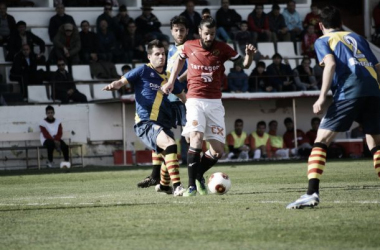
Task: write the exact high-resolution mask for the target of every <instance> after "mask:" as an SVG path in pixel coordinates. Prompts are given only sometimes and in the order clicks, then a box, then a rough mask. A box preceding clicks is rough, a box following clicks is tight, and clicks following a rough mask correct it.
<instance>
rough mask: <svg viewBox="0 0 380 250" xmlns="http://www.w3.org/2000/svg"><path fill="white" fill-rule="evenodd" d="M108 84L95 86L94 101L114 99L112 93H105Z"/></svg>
mask: <svg viewBox="0 0 380 250" xmlns="http://www.w3.org/2000/svg"><path fill="white" fill-rule="evenodd" d="M107 84H108V83H96V84H93V85H92V87H93V93H94V99H93V100H107V99H114V96H113V93H112V91H103V90H102V89H103V87H104V86H105V85H107Z"/></svg>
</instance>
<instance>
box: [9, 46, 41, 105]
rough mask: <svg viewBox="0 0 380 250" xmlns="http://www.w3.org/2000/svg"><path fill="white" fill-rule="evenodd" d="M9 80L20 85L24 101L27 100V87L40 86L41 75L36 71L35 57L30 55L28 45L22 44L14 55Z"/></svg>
mask: <svg viewBox="0 0 380 250" xmlns="http://www.w3.org/2000/svg"><path fill="white" fill-rule="evenodd" d="M9 78H10V80H12V81H17V82H18V83H19V84H20V90H21V94H22V95H23V98H24V99H25V98H28V86H29V85H39V84H42V74H41V73H40V72H38V71H37V59H36V55H35V54H33V53H31V49H30V46H29V44H27V43H25V44H23V45H22V48H21V51H20V52H18V53H17V54H16V55H15V57H14V59H13V63H12V68H11V70H10V76H9Z"/></svg>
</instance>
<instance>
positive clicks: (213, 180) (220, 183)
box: [207, 172, 231, 194]
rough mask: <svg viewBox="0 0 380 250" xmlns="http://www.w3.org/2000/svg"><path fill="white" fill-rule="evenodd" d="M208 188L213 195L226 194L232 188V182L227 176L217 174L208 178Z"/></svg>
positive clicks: (220, 173)
mask: <svg viewBox="0 0 380 250" xmlns="http://www.w3.org/2000/svg"><path fill="white" fill-rule="evenodd" d="M207 186H208V189H209V190H210V192H211V193H213V194H225V193H227V192H228V190H230V188H231V180H230V177H228V175H227V174H225V173H222V172H217V173H213V174H212V175H211V176H210V178H208V182H207Z"/></svg>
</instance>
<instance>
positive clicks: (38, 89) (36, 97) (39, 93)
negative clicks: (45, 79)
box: [28, 85, 53, 103]
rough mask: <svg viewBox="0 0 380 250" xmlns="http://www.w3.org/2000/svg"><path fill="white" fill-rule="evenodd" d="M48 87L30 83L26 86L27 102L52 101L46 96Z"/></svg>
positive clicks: (48, 90)
mask: <svg viewBox="0 0 380 250" xmlns="http://www.w3.org/2000/svg"><path fill="white" fill-rule="evenodd" d="M48 92H50V87H49V86H48V85H46V86H45V85H30V86H28V102H29V103H52V102H53V100H51V99H50V98H49V97H48Z"/></svg>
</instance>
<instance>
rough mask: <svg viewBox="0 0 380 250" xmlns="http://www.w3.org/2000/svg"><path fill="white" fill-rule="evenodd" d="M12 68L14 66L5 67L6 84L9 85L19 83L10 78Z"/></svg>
mask: <svg viewBox="0 0 380 250" xmlns="http://www.w3.org/2000/svg"><path fill="white" fill-rule="evenodd" d="M11 68H12V66H6V67H5V82H6V83H7V84H17V83H18V82H15V81H11V79H9V76H10V75H11V73H10V71H11Z"/></svg>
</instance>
